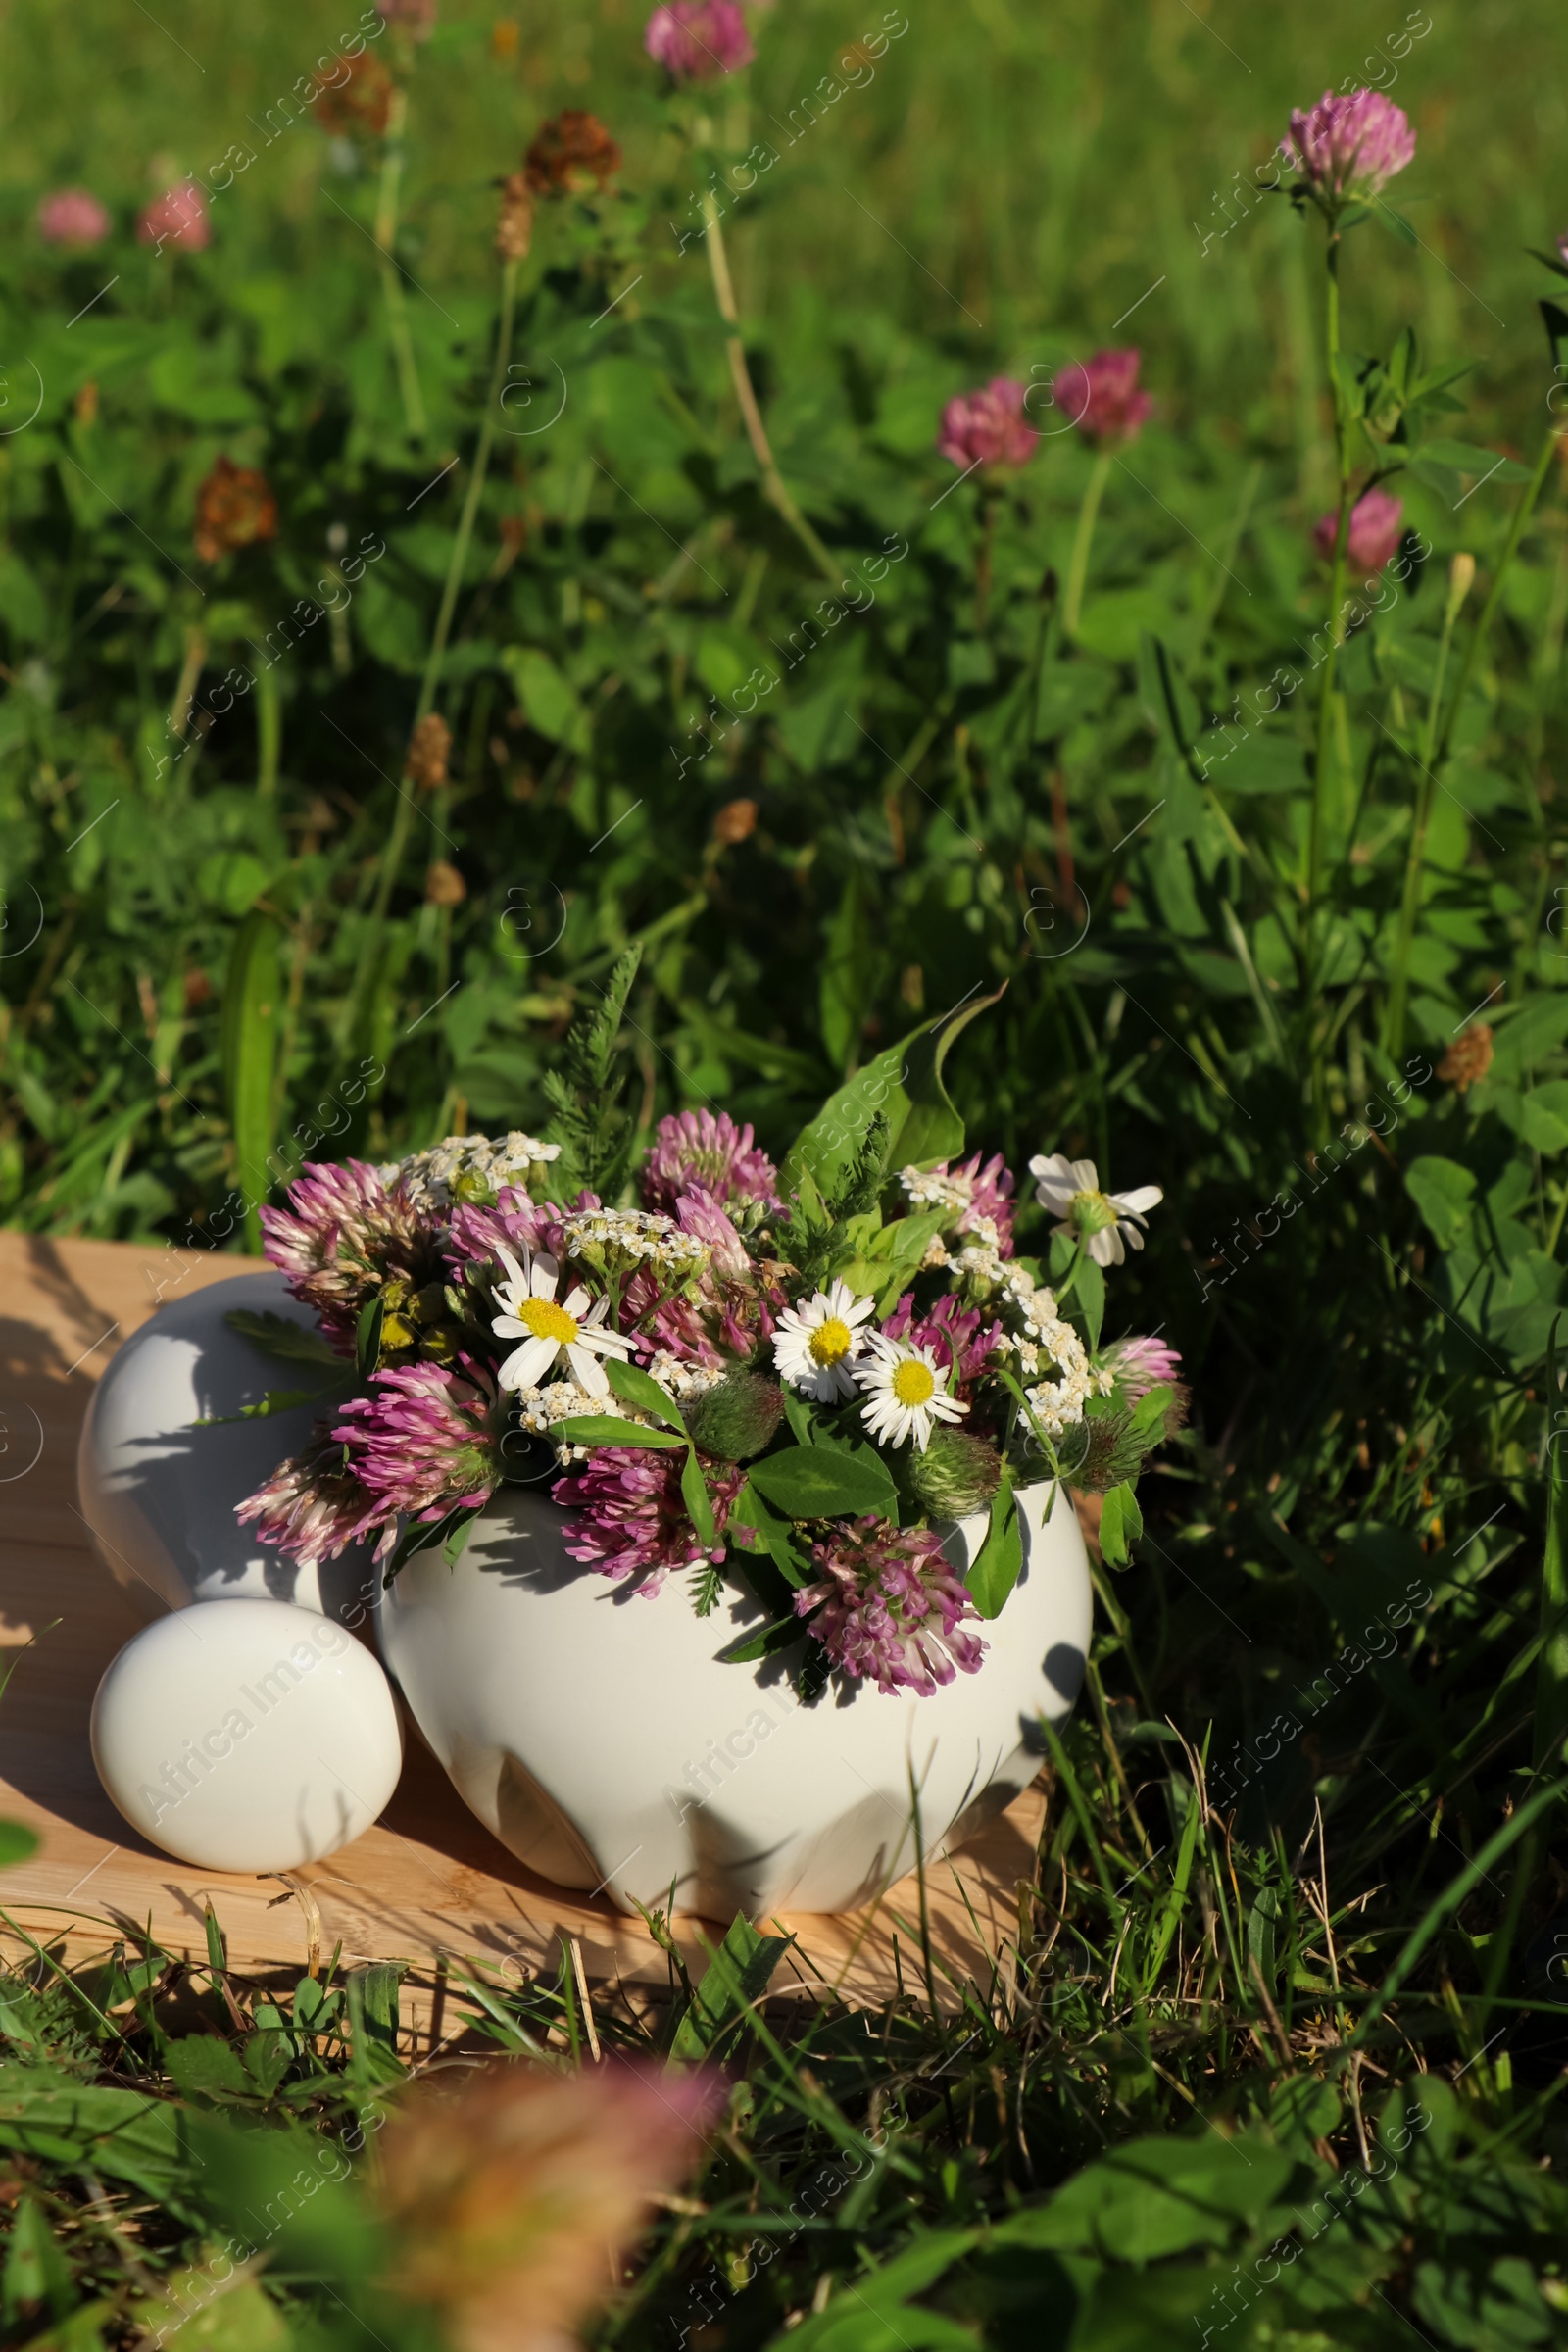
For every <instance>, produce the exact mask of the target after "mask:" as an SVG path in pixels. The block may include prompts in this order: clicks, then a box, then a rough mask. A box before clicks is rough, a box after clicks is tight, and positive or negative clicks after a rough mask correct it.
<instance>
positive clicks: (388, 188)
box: [375, 89, 426, 441]
mask: <svg viewBox="0 0 1568 2352" xmlns="http://www.w3.org/2000/svg"><path fill="white" fill-rule="evenodd" d="M408 119H409V93H408V91H407V90H404V89H397V90H394V91H393V93H392V99H391V104H390V105H389V107H388V108H387V118H386V132H385V136H384V137H383V139H382V142H381V185H380V188H379V190H378V192H377V196H376V205H375V249H376V253H377V255H378V257H379V261H380V269H381V296H382V300H383V301H384V302H385V304H386V325H387V334H388V336H389V337H390V339H391V344H392V357H393V360H394V362H395V363H396V366H397V371H398V386H399V389H400V391H401V392H402V395H403V420H404V423H405V424H406V426H407V427H408V434H409V439H410V440H411V441H422V440H423V439H424V436H425V430H426V420H425V414H424V396H423V394H422V393H421V392H420V390H419V372H418V369H417V367H416V366H415V361H414V340H413V337H412V336H411V335H410V333H409V311H408V305H407V303H406V302H405V301H404V299H403V280H402V278H401V277H400V276H399V274H398V265H397V259H396V256H395V255H394V253H393V250H392V247H393V241H394V239H395V238H396V236H397V230H398V197H399V193H400V190H401V188H402V184H403V133H404V129H405V127H406V125H407V123H408Z"/></svg>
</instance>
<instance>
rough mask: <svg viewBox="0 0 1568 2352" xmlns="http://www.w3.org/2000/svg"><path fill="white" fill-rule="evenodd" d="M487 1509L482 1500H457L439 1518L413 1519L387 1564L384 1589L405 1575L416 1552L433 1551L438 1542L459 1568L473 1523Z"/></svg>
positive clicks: (449, 1560) (383, 1578) (449, 1559)
mask: <svg viewBox="0 0 1568 2352" xmlns="http://www.w3.org/2000/svg"><path fill="white" fill-rule="evenodd" d="M483 1509H484V1504H483V1503H482V1502H455V1503H454V1504H453V1506H452V1508H451V1510H450V1511H444V1512H443V1513H442V1515H441V1517H440V1518H439V1519H411V1520H410V1521H409V1522H408V1525H407V1526H406V1527H405V1528H404V1530H403V1533H402V1535H401V1536H400V1537H399V1538H398V1544H397V1548H396V1550H395V1551H394V1552H393V1554H392V1557H391V1558H390V1559H389V1560H388V1562H387V1564H386V1574H385V1575H384V1576H383V1577H382V1579H381V1585H382V1589H383V1591H390V1590H391V1586H392V1580H393V1578H394V1577H397V1576H401V1574H402V1573H403V1570H404V1569H405V1568H406V1567H407V1566H408V1564H409V1562H410V1560H412V1559H413V1557H414V1555H415V1553H416V1552H417V1551H429V1550H430V1549H431V1548H432V1547H433V1546H434V1545H435V1544H440V1546H441V1548H442V1550H443V1552H444V1553H445V1554H446V1562H447V1566H448V1567H449V1568H455V1567H456V1566H457V1564H458V1560H459V1558H460V1557H461V1555H462V1552H463V1549H464V1546H465V1544H466V1543H467V1541H468V1529H469V1523H470V1522H471V1521H472V1520H475V1519H477V1518H478V1516H479V1513H480V1512H481V1511H482V1510H483Z"/></svg>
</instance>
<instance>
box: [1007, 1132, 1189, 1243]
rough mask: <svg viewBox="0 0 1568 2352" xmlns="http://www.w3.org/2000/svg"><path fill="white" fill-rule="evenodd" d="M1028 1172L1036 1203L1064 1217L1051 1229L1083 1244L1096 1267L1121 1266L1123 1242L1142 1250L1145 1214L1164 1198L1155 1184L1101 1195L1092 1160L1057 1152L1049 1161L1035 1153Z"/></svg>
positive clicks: (1040, 1154) (1053, 1153) (1039, 1153)
mask: <svg viewBox="0 0 1568 2352" xmlns="http://www.w3.org/2000/svg"><path fill="white" fill-rule="evenodd" d="M1029 1173H1030V1175H1031V1176H1033V1177H1034V1178H1035V1179H1036V1183H1035V1199H1036V1200H1037V1201H1039V1202H1040V1204H1041V1206H1042V1207H1043V1208H1049V1209H1052V1210H1054V1213H1055V1214H1056V1215H1057V1216H1058V1217H1059V1218H1060V1219H1061V1223H1060V1224H1059V1225H1054V1226H1053V1228H1052V1231H1053V1232H1054V1233H1070V1234H1072V1235H1074V1236H1075V1237H1076V1238H1077V1239H1079V1240H1081V1241H1082V1243H1083V1245H1084V1248H1085V1249H1086V1250H1088V1252H1089V1254H1090V1256H1091V1257H1092V1258H1093V1259H1094V1261H1095V1263H1096V1265H1097V1266H1119V1265H1120V1264H1121V1263H1122V1261H1123V1259H1124V1258H1125V1257H1126V1255H1127V1251H1126V1250H1125V1249H1124V1248H1123V1246H1122V1245H1123V1241H1124V1239H1125V1240H1126V1241H1127V1242H1129V1243H1131V1245H1132V1247H1133V1248H1134V1249H1135V1250H1141V1249H1142V1248H1143V1246H1144V1237H1143V1233H1142V1231H1141V1228H1142V1226H1143V1222H1144V1217H1145V1213H1146V1212H1147V1211H1148V1210H1149V1209H1152V1208H1153V1207H1155V1206H1157V1204H1158V1203H1159V1202H1160V1201H1163V1200H1164V1198H1165V1196H1164V1194H1163V1193H1162V1192H1161V1190H1160V1188H1159V1186H1158V1185H1157V1184H1141V1185H1140V1186H1139V1188H1138V1190H1137V1191H1136V1192H1135V1193H1103V1192H1102V1191H1101V1189H1100V1176H1099V1173H1098V1171H1097V1169H1096V1167H1095V1163H1094V1161H1093V1160H1092V1159H1069V1158H1068V1157H1067V1155H1066V1153H1065V1152H1052V1154H1051V1156H1050V1158H1049V1159H1048V1158H1047V1157H1046V1156H1045V1155H1044V1154H1043V1153H1041V1152H1037V1153H1036V1154H1035V1157H1034V1158H1033V1159H1032V1160H1031V1161H1030V1162H1029Z"/></svg>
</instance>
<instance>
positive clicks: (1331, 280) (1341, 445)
mask: <svg viewBox="0 0 1568 2352" xmlns="http://www.w3.org/2000/svg"><path fill="white" fill-rule="evenodd" d="M1339 253H1340V243H1339V236H1338V232H1337V231H1335V230H1334V229H1332V228H1331V229H1330V231H1329V247H1328V276H1327V290H1326V297H1325V305H1324V341H1325V345H1326V347H1327V355H1328V371H1329V389H1330V392H1331V394H1332V397H1333V402H1334V455H1335V461H1336V465H1337V467H1338V472H1339V484H1340V497H1339V510H1338V513H1337V515H1336V517H1335V526H1334V561H1333V564H1332V566H1331V569H1330V574H1329V644H1328V652H1327V654H1326V656H1325V657H1324V662H1323V685H1322V690H1321V699H1320V701H1319V703H1318V713H1317V758H1316V761H1315V763H1314V767H1313V773H1312V809H1311V816H1310V819H1309V829H1308V834H1307V849H1306V906H1305V908H1304V910H1303V925H1304V930H1305V933H1306V935H1307V937H1308V938H1310V936H1311V935H1312V932H1313V929H1314V926H1315V923H1316V917H1317V902H1318V894H1319V892H1320V890H1321V888H1322V882H1323V837H1324V833H1325V831H1326V830H1327V823H1328V796H1329V783H1330V778H1331V776H1333V775H1335V774H1337V773H1338V766H1337V762H1336V761H1335V760H1334V757H1333V748H1334V676H1335V670H1336V668H1337V666H1338V660H1339V650H1340V637H1341V632H1342V629H1343V626H1344V616H1343V614H1342V613H1341V611H1340V606H1341V603H1342V601H1343V599H1344V595H1345V551H1346V547H1347V545H1348V540H1349V536H1350V465H1349V436H1348V433H1347V432H1346V429H1345V400H1344V394H1343V393H1342V391H1341V389H1340V372H1339V358H1340V263H1339Z"/></svg>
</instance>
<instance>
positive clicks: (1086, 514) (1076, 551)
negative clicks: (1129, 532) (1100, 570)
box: [1061, 450, 1110, 638]
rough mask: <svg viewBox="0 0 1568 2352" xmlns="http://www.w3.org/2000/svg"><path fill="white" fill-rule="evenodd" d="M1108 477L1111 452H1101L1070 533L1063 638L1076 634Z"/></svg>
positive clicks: (1063, 608) (1092, 469)
mask: <svg viewBox="0 0 1568 2352" xmlns="http://www.w3.org/2000/svg"><path fill="white" fill-rule="evenodd" d="M1109 478H1110V453H1109V451H1108V450H1102V451H1101V453H1100V455H1099V457H1098V458H1096V460H1095V462H1094V465H1093V466H1092V467H1091V468H1090V473H1089V479H1088V482H1087V483H1086V484H1085V486H1084V503H1083V505H1082V506H1081V507H1080V508H1079V510H1078V528H1077V530H1076V531H1075V532H1074V533H1073V542H1072V557H1071V560H1070V562H1069V563H1068V565H1067V595H1066V600H1065V602H1064V603H1063V606H1062V613H1061V628H1062V634H1063V636H1065V637H1068V638H1073V637H1076V636H1077V634H1078V614H1079V612H1080V610H1081V609H1082V606H1083V601H1084V584H1085V582H1086V581H1087V580H1088V577H1089V551H1090V548H1091V547H1092V546H1093V544H1094V538H1095V524H1096V522H1097V520H1098V519H1099V515H1100V502H1101V500H1102V499H1103V497H1104V495H1105V484H1106V482H1107V481H1108V480H1109Z"/></svg>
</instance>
